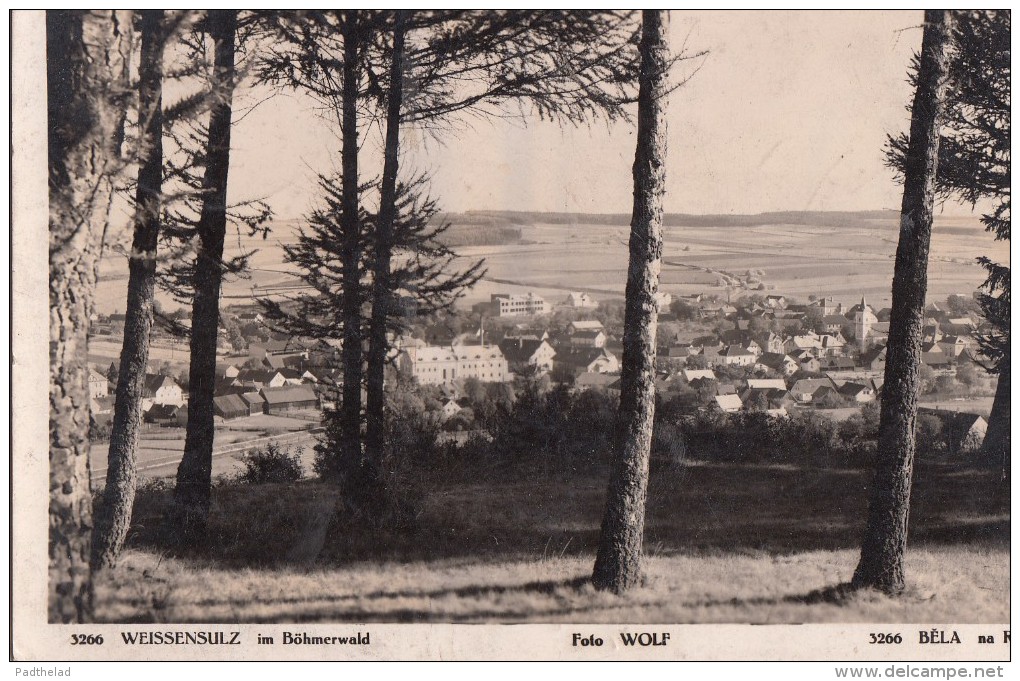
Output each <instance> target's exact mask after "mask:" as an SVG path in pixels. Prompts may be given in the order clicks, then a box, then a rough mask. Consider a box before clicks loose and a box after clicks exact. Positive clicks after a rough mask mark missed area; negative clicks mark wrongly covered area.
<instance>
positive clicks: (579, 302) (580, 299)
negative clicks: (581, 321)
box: [563, 291, 599, 310]
mask: <svg viewBox="0 0 1020 681" xmlns="http://www.w3.org/2000/svg"><path fill="white" fill-rule="evenodd" d="M563 305H564V306H566V307H573V308H583V309H589V310H593V309H595V308H597V307H598V306H599V301H597V300H595V299H594V298H592V297H591V296H589V295H588V294H587V293H584V292H583V291H571V292H570V293H568V294H567V298H566V300H564V301H563Z"/></svg>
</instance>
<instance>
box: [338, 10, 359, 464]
mask: <svg viewBox="0 0 1020 681" xmlns="http://www.w3.org/2000/svg"><path fill="white" fill-rule="evenodd" d="M357 15H358V12H357V11H356V10H349V11H347V12H345V17H344V64H343V86H342V92H341V97H342V105H341V106H342V112H341V123H340V125H341V134H342V136H343V148H342V149H341V152H340V162H341V165H342V171H343V185H342V187H341V194H342V196H341V203H342V204H343V215H342V220H341V226H340V229H341V232H342V234H343V262H342V268H343V273H342V275H341V276H342V279H343V301H342V303H341V310H342V312H341V314H342V315H343V319H342V320H341V321H342V324H343V350H342V360H343V380H344V385H343V392H342V398H343V399H342V402H343V403H342V404H341V406H340V423H341V428H342V429H343V431H344V434H345V437H344V441H343V444H344V445H346V446H345V448H344V450H343V451H341V452H340V455H341V456H342V457H343V459H344V461H343V464H342V465H341V466H340V470H344V471H348V473H350V474H353V473H354V472H355V471H356V470H357V469H358V467H359V463H360V461H361V382H362V373H363V371H362V355H363V349H362V346H361V342H362V333H361V303H362V297H363V296H362V291H361V272H360V267H361V220H360V215H359V205H360V204H359V200H358V80H359V73H360V69H359V68H358V59H359V55H358V52H359V31H360V28H359V26H358V16H357ZM348 477H350V475H348Z"/></svg>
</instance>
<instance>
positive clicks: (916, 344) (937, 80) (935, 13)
mask: <svg viewBox="0 0 1020 681" xmlns="http://www.w3.org/2000/svg"><path fill="white" fill-rule="evenodd" d="M952 25H953V18H952V14H951V13H950V12H948V11H943V10H928V11H926V12H925V16H924V37H923V39H922V43H921V55H920V59H919V62H918V69H917V86H916V89H915V92H914V100H913V105H912V107H911V119H910V138H909V143H908V146H907V149H906V154H905V156H904V165H903V202H902V206H901V209H900V234H899V243H898V245H897V247H896V263H895V268H894V271H893V285H892V313H891V315H890V325H889V342H888V345H887V350H886V352H887V356H886V369H885V383H884V385H883V388H882V408H881V416H880V422H879V434H878V459H877V462H876V470H875V477H874V482H873V484H872V497H871V504H870V507H869V509H868V522H867V528H866V530H865V534H864V541H863V545H862V547H861V558H860V562H859V563H858V565H857V570H856V571H855V572H854V576H853V580H852V584H853V586H854V587H856V588H862V587H871V588H875V589H879V590H881V591H883V592H886V593H889V594H896V593H899V592H901V591H902V590H903V589H904V586H905V582H904V572H903V560H904V554H905V552H906V545H907V517H908V514H909V511H910V488H911V480H912V476H913V465H914V450H915V445H916V442H915V431H914V426H915V421H916V417H917V396H918V393H919V377H918V371H919V367H920V358H921V335H922V334H921V332H922V328H923V325H924V302H925V295H926V293H927V289H928V251H929V247H930V244H931V227H932V209H933V205H934V200H935V181H936V174H937V172H938V161H939V126H940V123H941V122H942V117H943V115H944V112H945V100H946V83H947V74H948V63H949V48H950V44H951V41H952Z"/></svg>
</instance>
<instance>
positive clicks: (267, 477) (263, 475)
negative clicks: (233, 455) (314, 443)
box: [237, 440, 304, 485]
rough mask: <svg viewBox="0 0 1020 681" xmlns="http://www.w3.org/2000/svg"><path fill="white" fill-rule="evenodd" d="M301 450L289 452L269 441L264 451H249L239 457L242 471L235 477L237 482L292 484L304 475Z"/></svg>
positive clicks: (258, 449) (257, 449)
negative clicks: (242, 467)
mask: <svg viewBox="0 0 1020 681" xmlns="http://www.w3.org/2000/svg"><path fill="white" fill-rule="evenodd" d="M301 453H302V449H301V448H300V447H298V448H297V450H295V451H294V452H291V450H290V448H289V447H288V448H283V447H280V445H279V444H278V443H277V442H275V441H272V440H271V441H270V442H269V444H267V445H266V446H265V448H264V449H260V448H256V449H249V450H248V451H247V452H245V453H244V454H243V455H242V456H241V457H240V461H241V464H242V465H243V466H244V470H243V471H241V473H240V474H238V476H237V481H238V482H242V483H246V484H249V485H263V484H266V483H269V482H293V481H295V480H300V479H301V477H302V476H303V475H304V469H303V468H302V466H301Z"/></svg>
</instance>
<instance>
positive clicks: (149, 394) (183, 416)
mask: <svg viewBox="0 0 1020 681" xmlns="http://www.w3.org/2000/svg"><path fill="white" fill-rule="evenodd" d="M110 390H111V385H110V380H109V378H107V377H106V376H104V375H103V374H102V373H101V372H100V371H99V370H98V369H96V368H95V367H90V368H89V398H90V400H91V407H92V420H93V421H94V422H95V424H96V425H97V426H100V427H103V426H107V425H109V424H110V423H111V422H112V421H113V406H114V395H112V394H111V393H110ZM185 404H186V401H185V399H184V391H183V390H182V389H181V386H180V384H178V383H177V381H176V380H175V379H174V378H173V377H172V376H167V375H165V374H161V373H154V374H146V375H145V381H144V382H143V384H142V420H143V421H144V422H145V423H154V424H157V425H165V426H177V425H182V426H183V425H185V424H187V422H188V410H187V408H186V407H185Z"/></svg>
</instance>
